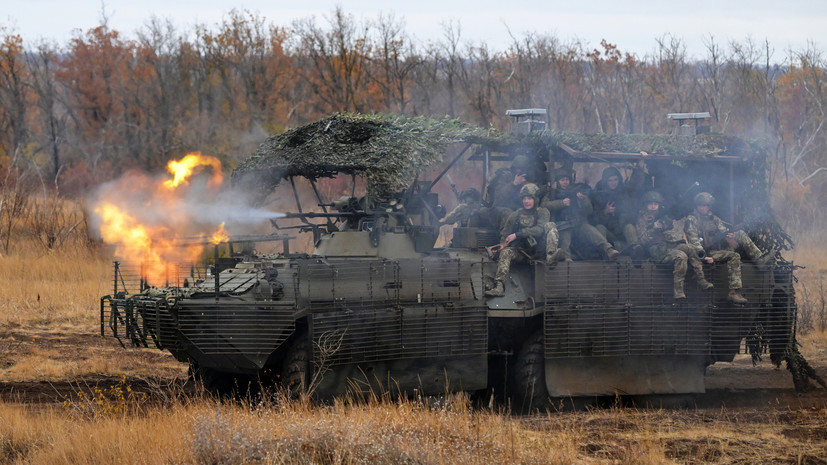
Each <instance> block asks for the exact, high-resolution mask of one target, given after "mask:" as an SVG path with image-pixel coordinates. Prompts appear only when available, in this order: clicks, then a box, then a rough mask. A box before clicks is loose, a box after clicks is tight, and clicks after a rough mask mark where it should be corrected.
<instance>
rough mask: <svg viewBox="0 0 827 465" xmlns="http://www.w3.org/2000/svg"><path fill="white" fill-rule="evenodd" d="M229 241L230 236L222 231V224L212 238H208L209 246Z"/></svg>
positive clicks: (225, 231)
mask: <svg viewBox="0 0 827 465" xmlns="http://www.w3.org/2000/svg"><path fill="white" fill-rule="evenodd" d="M229 240H230V235H229V234H227V230H225V229H224V223H221V225H219V226H218V231H216V232H215V233H213V235H212V237H210V244H213V245H218V244H220V243H222V242H226V241H229Z"/></svg>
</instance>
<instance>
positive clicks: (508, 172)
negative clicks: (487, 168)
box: [486, 155, 537, 211]
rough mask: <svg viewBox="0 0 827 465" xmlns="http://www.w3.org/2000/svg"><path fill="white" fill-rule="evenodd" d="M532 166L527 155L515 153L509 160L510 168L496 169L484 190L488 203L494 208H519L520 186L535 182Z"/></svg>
mask: <svg viewBox="0 0 827 465" xmlns="http://www.w3.org/2000/svg"><path fill="white" fill-rule="evenodd" d="M533 168H534V167H532V164H531V160H529V158H528V157H527V156H525V155H517V156H516V157H514V160H513V161H512V162H511V168H502V169H499V170H497V172H496V173H495V174H494V178H493V179H492V180H491V182H490V183H489V184H488V189H487V191H486V192H487V193H488V196H487V200H488V203H489V204H490V205H491V206H492V207H495V208H497V207H503V208H507V209H509V210H511V211H514V210H517V209H519V208H520V206H521V201H520V188H522V186H523V185H524V184H526V183H534V184H536V182H537V179H536V177H537V173H534V169H533Z"/></svg>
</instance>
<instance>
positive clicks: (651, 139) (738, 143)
mask: <svg viewBox="0 0 827 465" xmlns="http://www.w3.org/2000/svg"><path fill="white" fill-rule="evenodd" d="M540 137H541V139H542V140H543V142H544V143H545V144H546V145H548V146H550V147H553V146H557V145H559V144H561V143H562V144H566V145H568V146H569V147H571V148H573V149H575V150H578V151H581V152H609V153H612V152H619V153H640V152H647V153H650V154H662V155H671V156H673V157H675V158H677V159H698V158H708V157H714V156H732V157H739V158H743V159H745V160H746V159H752V158H755V157H756V156H757V157H761V156H763V155H764V151H763V145H762V144H761V143H760V142H754V141H745V140H743V139H739V138H737V137H732V136H727V135H724V134H698V135H696V136H694V137H687V136H678V135H671V134H582V133H573V132H563V131H546V132H545V133H543V134H542V135H541V136H540Z"/></svg>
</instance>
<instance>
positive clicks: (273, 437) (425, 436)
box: [0, 396, 827, 464]
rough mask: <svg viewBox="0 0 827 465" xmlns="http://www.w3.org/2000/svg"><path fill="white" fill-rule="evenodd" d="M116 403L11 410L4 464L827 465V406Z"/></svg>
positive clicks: (1, 425) (2, 446) (0, 455)
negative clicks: (519, 409)
mask: <svg viewBox="0 0 827 465" xmlns="http://www.w3.org/2000/svg"><path fill="white" fill-rule="evenodd" d="M136 404H137V402H136ZM106 405H110V406H111V404H106V402H104V403H102V404H101V405H99V406H97V407H95V406H93V407H92V408H87V409H75V408H74V407H72V406H70V407H69V408H67V409H65V410H63V409H58V410H56V409H46V410H42V409H41V410H36V409H32V408H31V407H26V406H19V405H8V404H0V417H1V418H3V419H4V421H3V422H0V461H2V463H10V464H24V463H25V464H64V463H83V464H115V463H118V464H160V463H164V464H242V463H250V464H306V463H319V464H321V463H324V464H399V463H415V464H420V463H421V464H460V463H461V464H517V463H529V464H572V463H583V464H592V463H593V464H604V463H609V464H662V463H822V462H819V460H821V458H823V457H825V456H827V442H825V441H824V439H825V438H824V434H825V432H824V430H823V421H822V420H823V417H824V415H825V414H827V409H825V408H821V409H815V410H810V411H806V410H805V411H795V412H780V413H767V414H757V415H756V414H755V413H754V412H752V413H751V414H750V415H744V414H743V413H738V412H736V411H733V412H731V413H730V414H729V415H727V414H726V412H723V415H721V413H722V412H713V413H712V414H709V413H707V412H703V411H694V412H686V411H663V410H635V409H624V408H614V409H607V410H596V411H586V412H574V413H553V414H549V415H546V416H534V417H512V416H508V415H502V414H498V413H496V412H488V411H480V410H472V409H470V408H469V405H468V403H467V401H466V400H465V398H464V397H463V396H450V397H448V400H447V401H445V402H443V403H441V404H440V405H437V406H433V405H430V406H429V405H425V404H423V403H418V402H414V401H395V402H394V401H390V400H386V401H383V402H368V403H352V402H338V403H336V404H334V405H330V406H326V407H314V406H310V405H308V404H306V403H303V402H300V401H293V402H287V403H284V402H279V403H276V404H272V405H270V404H264V405H261V404H259V405H249V404H232V403H231V404H227V403H219V402H215V401H212V400H209V399H196V400H194V401H193V400H190V401H187V402H186V403H182V402H176V403H173V404H172V405H167V406H164V407H151V408H143V409H138V410H137V411H133V412H128V411H127V410H122V411H119V410H115V411H114V412H112V410H111V409H110V411H109V412H110V413H104V411H105V410H106ZM791 417H794V418H793V421H792V426H791V421H790V420H791ZM721 418H724V420H722V419H721ZM819 425H820V426H819Z"/></svg>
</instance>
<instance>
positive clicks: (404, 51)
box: [368, 14, 422, 114]
mask: <svg viewBox="0 0 827 465" xmlns="http://www.w3.org/2000/svg"><path fill="white" fill-rule="evenodd" d="M376 32H377V37H376V39H375V45H374V46H373V47H372V49H373V50H374V54H373V55H374V58H373V66H371V67H370V68H369V69H368V71H369V74H370V78H371V81H372V82H374V83H376V84H377V85H378V86H379V87H380V88H381V89H382V95H383V100H384V104H385V109H386V111H388V112H392V111H398V112H399V113H402V114H405V112H406V109H407V108H406V107H407V105H408V102H409V100H410V98H411V97H410V90H409V87H410V83H411V76H412V75H413V73H414V72H415V70H416V68H417V67H418V66H420V64H421V63H422V59H421V57H419V56H418V55H417V53H416V49H415V47H414V45H413V42H412V40H411V39H410V38H409V37H408V36H407V35H406V34H405V32H404V22H403V21H397V20H396V17H395V16H394V15H393V14H390V15H380V16H379V19H378V20H377V22H376Z"/></svg>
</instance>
